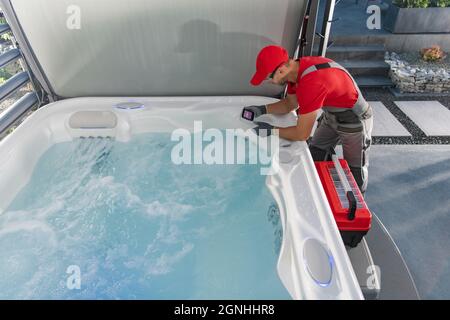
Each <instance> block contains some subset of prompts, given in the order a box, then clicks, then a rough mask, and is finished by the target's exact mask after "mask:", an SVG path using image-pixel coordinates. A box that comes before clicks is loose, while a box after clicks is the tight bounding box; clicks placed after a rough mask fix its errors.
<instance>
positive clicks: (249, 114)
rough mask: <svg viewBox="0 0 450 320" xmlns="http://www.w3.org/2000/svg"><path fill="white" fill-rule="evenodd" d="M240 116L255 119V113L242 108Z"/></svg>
mask: <svg viewBox="0 0 450 320" xmlns="http://www.w3.org/2000/svg"><path fill="white" fill-rule="evenodd" d="M242 118H243V119H245V120H248V121H253V119H255V113H254V112H253V111H251V110H247V109H243V110H242Z"/></svg>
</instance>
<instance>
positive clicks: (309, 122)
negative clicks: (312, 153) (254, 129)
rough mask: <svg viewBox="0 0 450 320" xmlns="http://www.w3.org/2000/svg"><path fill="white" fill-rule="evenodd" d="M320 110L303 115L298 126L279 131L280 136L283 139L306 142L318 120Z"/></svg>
mask: <svg viewBox="0 0 450 320" xmlns="http://www.w3.org/2000/svg"><path fill="white" fill-rule="evenodd" d="M317 113H318V110H315V111H312V112H309V113H305V114H302V115H300V116H299V117H298V120H297V125H296V126H294V127H288V128H277V129H279V136H280V137H281V138H284V139H287V140H293V141H306V140H308V138H309V136H310V135H311V131H312V128H313V127H314V122H315V121H316V118H317Z"/></svg>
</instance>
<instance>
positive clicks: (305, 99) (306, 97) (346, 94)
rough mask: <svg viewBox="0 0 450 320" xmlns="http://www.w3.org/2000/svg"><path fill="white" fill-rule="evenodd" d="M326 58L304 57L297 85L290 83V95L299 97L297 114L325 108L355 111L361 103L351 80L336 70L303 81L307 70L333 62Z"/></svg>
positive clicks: (323, 72) (324, 70)
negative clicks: (303, 74)
mask: <svg viewBox="0 0 450 320" xmlns="http://www.w3.org/2000/svg"><path fill="white" fill-rule="evenodd" d="M331 61H333V60H331V59H328V58H324V57H302V58H300V67H299V70H298V76H297V83H293V82H288V87H287V92H288V94H296V95H297V101H298V105H299V109H298V113H299V114H305V113H309V112H312V111H315V110H317V109H320V108H322V107H323V106H326V107H339V108H352V107H353V105H354V104H355V102H356V100H357V99H358V92H357V91H356V89H355V86H354V85H353V81H352V79H351V78H350V77H349V76H348V75H347V74H346V73H345V72H344V71H342V70H340V69H337V68H327V69H320V70H317V71H314V72H311V73H309V74H307V75H306V76H304V77H303V78H302V79H301V80H300V76H301V75H302V73H303V71H305V70H306V69H307V68H308V67H310V66H312V65H315V64H320V63H325V62H331Z"/></svg>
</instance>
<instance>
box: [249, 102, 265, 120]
mask: <svg viewBox="0 0 450 320" xmlns="http://www.w3.org/2000/svg"><path fill="white" fill-rule="evenodd" d="M244 110H248V111H252V112H253V113H254V115H255V117H254V119H256V118H258V117H259V116H262V115H263V114H266V113H267V106H266V105H263V106H248V107H244Z"/></svg>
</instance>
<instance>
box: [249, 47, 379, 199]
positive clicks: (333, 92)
mask: <svg viewBox="0 0 450 320" xmlns="http://www.w3.org/2000/svg"><path fill="white" fill-rule="evenodd" d="M264 80H270V81H271V83H273V84H278V85H285V84H286V83H287V85H288V87H287V97H286V98H285V99H282V100H280V101H279V102H276V103H272V104H268V105H265V106H248V107H245V108H244V110H248V111H251V112H252V113H254V115H255V118H257V117H258V116H260V115H262V114H265V113H271V114H285V113H288V112H291V111H293V110H296V109H298V111H297V114H298V121H297V125H296V126H293V127H288V128H276V129H278V130H279V131H278V133H279V136H280V137H281V138H284V139H288V140H294V141H305V140H307V139H309V137H310V135H311V131H312V128H313V126H314V122H315V121H316V119H317V115H318V112H319V110H320V109H322V110H323V114H322V116H321V117H320V118H319V119H318V126H317V129H316V131H315V133H314V136H313V137H312V139H311V141H310V144H309V148H310V151H311V155H312V156H313V159H314V160H316V161H320V160H324V158H325V157H326V154H327V153H328V152H329V151H330V150H331V148H334V147H335V146H336V144H337V143H338V141H339V140H340V141H341V142H342V147H343V151H344V159H345V160H347V162H348V164H349V167H350V169H351V171H352V173H353V176H354V178H355V180H356V182H357V183H358V186H359V188H360V190H361V192H362V193H363V194H364V192H365V191H366V188H367V176H368V171H367V169H368V165H369V154H368V153H369V148H370V144H371V140H372V139H371V134H372V126H373V118H372V109H371V107H370V105H369V104H368V103H367V102H366V100H365V99H364V97H363V96H362V94H361V91H360V90H359V88H358V86H357V84H356V83H355V81H354V80H353V78H352V77H351V75H350V74H349V73H348V71H346V70H345V69H344V68H343V67H342V66H340V65H339V64H337V63H336V62H334V61H333V60H331V59H328V58H324V57H302V58H300V59H297V60H293V59H290V58H289V56H288V53H287V51H286V50H285V49H284V48H282V47H279V46H267V47H265V48H263V49H262V50H261V51H260V53H259V54H258V57H257V59H256V73H255V74H254V76H253V78H252V79H251V81H250V82H251V84H252V85H255V86H256V85H259V84H261V83H262V82H263V81H264ZM255 123H256V124H257V127H255V131H256V133H257V134H260V133H262V132H263V131H264V130H263V129H266V130H269V131H268V133H267V134H271V133H272V129H275V128H274V127H273V126H271V125H270V124H268V123H264V122H258V120H257V119H255Z"/></svg>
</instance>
